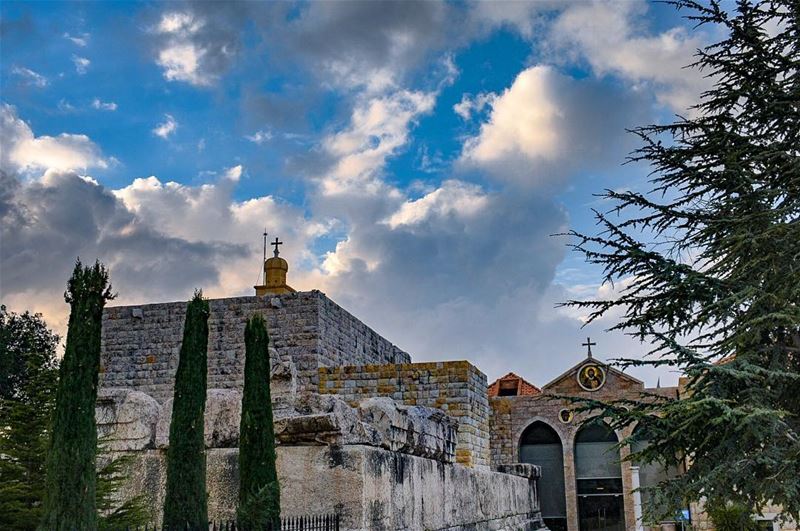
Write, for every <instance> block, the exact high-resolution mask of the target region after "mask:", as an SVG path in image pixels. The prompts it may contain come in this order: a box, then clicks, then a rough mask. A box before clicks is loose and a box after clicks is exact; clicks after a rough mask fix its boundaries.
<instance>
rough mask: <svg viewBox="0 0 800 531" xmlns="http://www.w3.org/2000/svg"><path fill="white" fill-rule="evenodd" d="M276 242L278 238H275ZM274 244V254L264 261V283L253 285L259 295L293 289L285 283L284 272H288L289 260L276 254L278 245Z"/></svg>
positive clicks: (287, 291)
mask: <svg viewBox="0 0 800 531" xmlns="http://www.w3.org/2000/svg"><path fill="white" fill-rule="evenodd" d="M275 241H276V242H278V239H277V238H276V239H275ZM280 243H283V242H278V243H273V245H275V256H273V257H272V258H269V259H268V260H265V261H264V284H263V285H261V286H255V288H256V295H257V296H259V297H261V296H264V295H267V294H275V293H291V292H293V291H295V290H294V289H292V288H291V287H290V286H289V285H288V284H287V283H286V273H288V272H289V262H287V261H286V260H284V259H283V258H281V257H280V256H278V245H280Z"/></svg>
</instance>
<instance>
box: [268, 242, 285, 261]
mask: <svg viewBox="0 0 800 531" xmlns="http://www.w3.org/2000/svg"><path fill="white" fill-rule="evenodd" d="M270 245H274V246H275V256H276V257H277V256H278V246H279V245H283V242H282V241H278V238H275V241H274V242H272V243H271V244H270Z"/></svg>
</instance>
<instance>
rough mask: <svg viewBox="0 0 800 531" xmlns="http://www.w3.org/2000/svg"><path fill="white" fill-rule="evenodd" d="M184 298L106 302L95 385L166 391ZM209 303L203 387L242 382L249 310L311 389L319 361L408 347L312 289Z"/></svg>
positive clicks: (389, 358)
mask: <svg viewBox="0 0 800 531" xmlns="http://www.w3.org/2000/svg"><path fill="white" fill-rule="evenodd" d="M186 305H187V303H186V302H171V303H162V304H146V305H139V306H118V307H109V308H106V309H105V311H104V312H103V334H102V347H101V349H102V350H101V369H100V370H101V380H100V385H101V386H102V387H106V388H110V387H122V388H128V389H134V390H137V391H142V392H144V393H146V394H148V395H150V396H152V397H153V398H155V399H156V400H157V401H158V402H159V403H162V404H163V403H164V401H165V400H167V399H168V398H171V397H172V389H173V381H174V377H175V371H176V370H177V367H178V353H179V351H180V346H181V340H182V338H183V323H184V319H185V316H186ZM209 306H210V310H211V315H210V317H209V321H208V324H209V338H208V387H209V388H217V389H241V387H242V386H243V384H244V380H243V378H244V325H245V322H246V321H247V319H248V318H249V317H250V316H251V315H252V314H253V313H255V312H261V313H262V315H263V316H264V318H265V320H266V321H267V326H268V329H269V333H270V338H271V345H272V346H273V347H275V351H276V354H277V356H278V360H280V361H283V362H288V361H291V362H293V363H294V365H295V366H296V369H297V374H298V387H300V389H301V390H302V389H305V390H316V388H317V380H318V372H317V369H318V368H319V367H336V366H342V365H354V364H367V363H371V364H386V363H407V362H409V361H410V357H409V355H408V354H406V353H405V352H403V351H401V350H400V349H399V348H397V347H396V346H394V345H393V344H392V343H390V342H389V341H388V340H386V339H384V338H383V337H381V336H380V335H379V334H377V333H376V332H375V331H374V330H372V329H371V328H369V327H368V326H367V325H365V324H364V323H362V322H361V321H359V320H358V319H356V318H355V317H354V316H353V315H351V314H350V313H348V312H347V311H346V310H344V309H343V308H342V307H341V306H339V305H337V304H336V303H334V302H333V301H331V300H330V299H329V298H328V297H326V296H325V294H323V293H321V292H319V291H308V292H298V293H288V294H283V295H272V296H270V295H268V296H266V297H255V296H253V297H234V298H228V299H213V300H210V301H209ZM278 360H273V363H274V362H277V361H278Z"/></svg>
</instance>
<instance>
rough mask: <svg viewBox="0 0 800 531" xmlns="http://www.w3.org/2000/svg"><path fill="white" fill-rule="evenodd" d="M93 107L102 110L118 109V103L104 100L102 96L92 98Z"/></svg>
mask: <svg viewBox="0 0 800 531" xmlns="http://www.w3.org/2000/svg"><path fill="white" fill-rule="evenodd" d="M92 108H93V109H97V110H100V111H116V110H117V104H116V103H114V102H113V101H102V100H101V99H100V98H95V99H93V100H92Z"/></svg>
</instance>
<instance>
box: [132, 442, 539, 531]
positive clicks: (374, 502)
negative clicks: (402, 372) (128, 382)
mask: <svg viewBox="0 0 800 531" xmlns="http://www.w3.org/2000/svg"><path fill="white" fill-rule="evenodd" d="M132 454H133V455H135V456H136V457H137V459H136V462H135V463H133V465H132V466H131V469H130V471H129V472H130V475H131V480H130V482H129V483H128V484H127V485H126V487H125V489H124V491H123V497H129V496H132V495H135V494H138V493H145V494H146V496H147V497H148V498H149V501H150V504H149V505H150V506H151V507H153V508H154V510H155V511H157V513H158V514H157V521H160V512H161V507H162V506H163V496H164V487H165V483H166V463H165V452H164V451H163V450H145V451H140V452H132ZM277 454H278V472H279V478H280V482H281V507H282V512H283V514H284V515H287V516H291V515H301V514H309V513H310V514H315V513H316V514H319V513H329V512H334V511H337V512H339V513H341V514H342V529H343V530H351V531H367V530H375V529H380V530H386V531H388V530H409V529H426V530H475V531H479V530H487V531H488V530H491V531H495V530H507V531H523V530H526V531H527V530H532V529H540V528H542V527H543V524H542V523H541V516H540V512H539V504H538V496H537V495H536V488H535V482H536V480H535V479H529V478H524V477H520V476H517V475H513V474H504V473H500V472H490V471H486V470H476V469H474V468H468V467H464V466H461V465H451V464H445V463H442V462H440V461H435V460H432V459H426V458H423V457H417V456H412V455H407V454H400V453H397V452H390V451H387V450H384V449H381V448H375V447H371V446H361V445H347V446H280V447H278V449H277ZM238 455H239V451H238V449H236V448H218V449H212V450H207V451H206V456H207V475H208V477H207V485H208V493H209V497H208V505H209V507H208V509H209V517H210V518H212V519H228V518H232V517H233V516H234V515H235V512H236V505H237V499H238V485H239V471H238Z"/></svg>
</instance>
